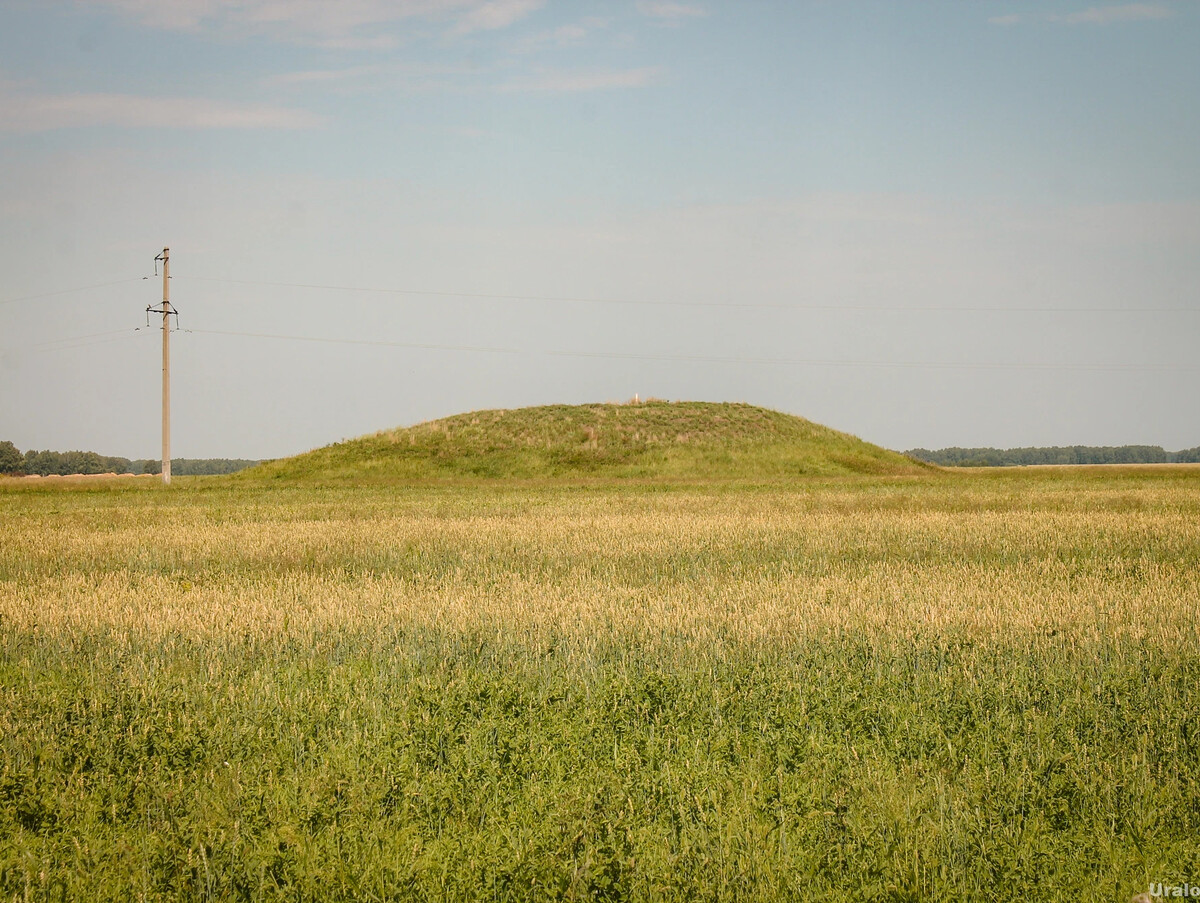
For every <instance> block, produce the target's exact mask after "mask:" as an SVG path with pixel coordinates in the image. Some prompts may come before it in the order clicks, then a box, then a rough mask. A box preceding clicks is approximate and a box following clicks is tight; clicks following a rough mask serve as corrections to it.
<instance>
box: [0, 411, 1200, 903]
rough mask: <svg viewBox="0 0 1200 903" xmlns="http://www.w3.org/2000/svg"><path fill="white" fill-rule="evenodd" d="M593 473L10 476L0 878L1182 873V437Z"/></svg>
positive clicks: (1108, 883) (1197, 687)
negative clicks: (746, 471) (1174, 459)
mask: <svg viewBox="0 0 1200 903" xmlns="http://www.w3.org/2000/svg"><path fill="white" fill-rule="evenodd" d="M623 410H625V409H623ZM605 473H606V472H604V471H602V472H601V473H600V474H599V475H597V474H595V473H593V474H592V475H591V476H590V477H589V478H588V479H587V480H585V481H579V480H575V479H574V478H571V479H568V480H562V479H559V478H558V477H555V478H553V479H548V480H544V481H540V480H537V479H535V478H533V477H529V478H527V479H524V480H522V481H517V482H507V483H504V482H498V481H490V480H488V481H482V482H481V481H479V480H478V479H476V478H474V477H470V476H456V477H455V478H454V479H453V480H445V481H434V482H432V483H431V484H429V485H422V484H420V483H412V482H405V481H403V480H397V479H389V480H381V481H378V482H372V481H367V482H365V483H363V484H354V483H352V482H349V481H347V482H342V483H333V484H320V483H316V482H311V481H306V480H302V479H299V480H293V479H278V480H277V479H274V478H266V479H257V480H247V479H242V478H190V479H188V478H185V479H180V480H178V481H176V483H175V485H173V486H172V487H171V488H170V489H163V488H162V487H160V486H158V485H148V484H147V483H145V482H133V481H130V482H129V483H127V484H107V485H95V484H92V485H83V484H76V485H59V486H50V485H41V486H30V485H28V484H24V483H20V482H17V481H12V482H9V483H0V535H3V537H4V542H3V543H2V544H0V900H10V899H11V900H26V899H28V900H59V899H68V900H71V899H88V900H128V899H146V900H196V899H214V900H239V899H240V900H259V899H262V900H386V899H400V900H447V899H456V900H457V899H464V900H531V899H533V900H539V899H580V900H583V899H589V900H590V899H601V900H625V899H630V900H697V899H702V900H739V901H740V900H780V899H783V900H789V899H790V900H830V899H834V900H840V899H864V900H934V901H941V900H960V899H983V900H1014V899H1021V900H1106V901H1110V900H1128V899H1129V898H1130V897H1131V896H1132V895H1133V894H1135V893H1137V892H1141V891H1145V890H1146V889H1147V887H1148V886H1149V883H1150V882H1157V881H1163V882H1166V883H1170V884H1182V883H1183V882H1184V881H1191V882H1192V883H1196V880H1197V879H1196V876H1198V875H1200V846H1198V845H1197V843H1196V837H1197V836H1200V718H1198V717H1197V712H1200V655H1198V654H1197V653H1198V652H1200V628H1198V626H1197V618H1196V611H1197V604H1198V602H1200V470H1197V469H1195V468H1187V467H1169V466H1168V467H1157V468H1154V467H1144V468H1119V469H1085V470H1075V469H1069V470H1038V471H1020V472H1017V471H1011V470H1006V471H977V472H973V473H970V474H969V475H963V474H957V473H946V472H921V473H917V474H915V475H847V474H844V473H842V474H837V473H833V474H828V473H827V474H825V475H818V476H813V477H809V478H807V479H805V480H799V481H797V480H794V479H793V478H792V477H791V476H787V475H778V474H777V475H776V477H775V478H774V481H771V480H767V479H763V478H761V477H759V478H756V479H749V480H746V481H744V482H738V481H736V480H716V481H710V482H705V481H703V480H698V479H690V480H686V479H682V478H680V479H666V480H662V481H654V480H650V479H633V480H630V479H627V478H619V479H618V478H612V477H608V476H605Z"/></svg>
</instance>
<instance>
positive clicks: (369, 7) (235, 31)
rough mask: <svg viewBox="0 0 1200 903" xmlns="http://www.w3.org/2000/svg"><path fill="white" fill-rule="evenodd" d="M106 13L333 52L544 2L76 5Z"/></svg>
mask: <svg viewBox="0 0 1200 903" xmlns="http://www.w3.org/2000/svg"><path fill="white" fill-rule="evenodd" d="M74 2H75V3H76V4H77V5H80V6H87V7H92V8H107V9H109V10H112V11H114V12H116V13H118V14H119V15H123V16H126V17H128V18H131V19H134V20H136V21H138V22H140V23H141V24H143V25H145V26H147V27H149V28H158V29H167V30H172V31H192V32H201V33H206V32H213V33H217V34H221V35H226V36H235V37H244V36H249V35H261V36H265V37H268V38H271V39H273V40H279V41H285V42H290V43H296V44H311V45H316V46H322V47H330V48H349V49H364V48H366V49H370V48H377V49H378V48H383V49H386V48H388V47H391V46H394V45H395V44H396V43H397V42H398V39H397V36H396V35H395V34H391V33H388V32H385V31H381V29H383V28H386V27H388V26H395V25H398V24H404V23H408V22H411V21H427V22H434V23H437V22H443V23H444V22H450V23H453V27H452V29H451V31H452V32H453V33H458V34H466V33H468V32H472V31H480V30H487V29H498V28H504V27H506V26H507V25H510V24H512V23H513V22H516V21H517V20H518V19H520V18H522V17H523V16H525V15H527V14H528V13H529V12H531V11H532V10H534V9H536V8H538V7H540V6H542V5H543V3H544V0H336V2H335V0H74Z"/></svg>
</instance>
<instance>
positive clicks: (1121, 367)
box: [182, 329, 1200, 373]
mask: <svg viewBox="0 0 1200 903" xmlns="http://www.w3.org/2000/svg"><path fill="white" fill-rule="evenodd" d="M182 331H183V332H185V333H189V332H190V333H197V334H201V335H221V336H241V337H245V338H254V339H277V340H283V341H292V342H316V343H320V344H328V345H369V346H376V347H383V348H415V349H425V350H435V351H473V352H484V353H488V354H514V355H542V356H546V357H580V358H605V359H615V360H635V361H667V362H672V361H674V362H679V363H713V364H792V365H802V366H814V367H872V368H900V369H932V370H1069V371H1102V372H1108V371H1111V372H1133V373H1137V372H1152V373H1178V372H1188V373H1190V372H1200V367H1173V366H1146V365H1137V364H1038V363H1029V364H1005V363H993V362H973V361H962V362H958V361H867V360H839V359H836V358H782V357H723V356H719V355H704V354H654V353H641V352H624V351H554V350H547V349H532V350H531V349H525V348H504V347H498V346H494V345H448V344H447V345H443V344H434V343H430V342H389V341H384V340H380V339H337V338H329V337H321V336H299V335H283V334H279V333H270V332H235V331H233V330H224V329H185V330H182Z"/></svg>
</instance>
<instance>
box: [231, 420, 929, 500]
mask: <svg viewBox="0 0 1200 903" xmlns="http://www.w3.org/2000/svg"><path fill="white" fill-rule="evenodd" d="M921 468H922V465H921V464H919V463H918V462H915V461H913V460H911V459H909V458H905V457H904V456H903V455H899V454H896V453H895V452H890V451H887V450H885V449H882V448H880V447H878V446H876V445H871V444H870V443H867V442H863V441H862V440H861V439H857V438H855V437H854V436H850V435H848V434H846V433H839V432H837V431H836V430H832V429H829V428H828V427H824V426H821V425H819V424H816V423H812V422H810V421H808V420H805V419H803V418H801V417H794V416H791V415H789V414H782V413H779V412H778V411H771V410H767V409H765V408H759V407H755V406H753V405H748V404H714V403H708V402H665V401H650V402H646V403H643V404H628V405H622V404H593V405H549V406H546V407H535V408H520V409H517V410H496V411H476V412H474V413H471V414H459V415H457V416H454V417H447V418H444V419H442V420H434V421H431V422H428V423H422V424H418V425H417V426H412V427H408V428H404V429H396V430H388V431H385V432H382V433H376V434H375V435H372V436H365V437H362V438H360V439H353V440H350V441H347V442H341V443H338V444H336V445H331V446H328V447H326V448H321V449H317V450H316V451H312V452H309V453H307V454H304V455H298V456H296V457H293V458H286V459H282V460H278V461H273V462H269V463H267V464H264V465H262V466H260V467H258V468H255V469H253V470H252V471H250V472H248V473H247V476H250V477H272V478H284V479H287V478H303V479H308V480H321V481H330V480H354V481H361V480H363V479H379V478H383V479H391V480H401V481H403V480H428V479H452V478H463V477H468V478H470V477H477V478H493V479H496V478H514V477H515V478H526V479H527V478H545V477H572V476H575V477H577V476H597V475H603V476H629V477H637V478H642V479H672V478H686V479H719V478H729V477H737V478H745V479H771V478H778V477H788V476H805V475H807V476H811V475H833V474H855V473H873V474H902V473H917V472H920V470H921Z"/></svg>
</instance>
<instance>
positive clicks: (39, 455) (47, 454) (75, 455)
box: [0, 442, 259, 477]
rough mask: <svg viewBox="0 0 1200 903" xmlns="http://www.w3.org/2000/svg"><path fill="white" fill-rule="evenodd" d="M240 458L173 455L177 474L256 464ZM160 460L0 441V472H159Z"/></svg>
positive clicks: (226, 470) (231, 469)
mask: <svg viewBox="0 0 1200 903" xmlns="http://www.w3.org/2000/svg"><path fill="white" fill-rule="evenodd" d="M258 463H259V462H258V461H248V460H245V459H243V458H172V459H171V473H172V474H175V475H177V476H203V475H207V474H222V473H235V472H237V471H239V470H244V469H246V468H247V467H252V466H253V465H255V464H258ZM161 472H162V462H161V461H157V460H149V459H146V458H140V459H135V460H130V459H129V458H115V457H111V456H108V455H98V454H96V453H95V452H90V451H67V452H56V451H34V450H33V449H30V450H29V451H27V452H25V453H24V454H21V451H20V450H19V449H18V448H17V447H16V446H15V445H13V444H12V443H11V442H0V474H11V475H17V476H19V475H22V474H37V475H38V476H43V477H48V476H52V475H58V476H66V475H68V474H73V473H132V474H138V473H161Z"/></svg>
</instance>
